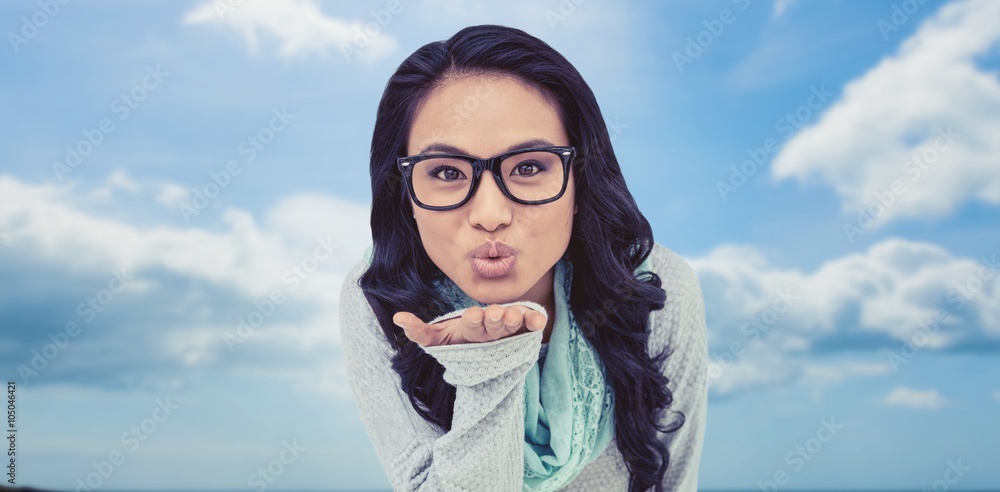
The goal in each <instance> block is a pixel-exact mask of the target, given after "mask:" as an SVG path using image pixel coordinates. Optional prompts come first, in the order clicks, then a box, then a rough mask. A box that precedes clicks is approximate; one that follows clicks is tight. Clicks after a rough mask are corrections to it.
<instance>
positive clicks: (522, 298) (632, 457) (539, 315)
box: [340, 26, 707, 492]
mask: <svg viewBox="0 0 1000 492" xmlns="http://www.w3.org/2000/svg"><path fill="white" fill-rule="evenodd" d="M371 176H372V196H373V204H372V215H371V227H372V237H373V247H370V248H369V250H368V251H366V254H365V258H364V259H363V260H362V261H360V262H359V263H358V264H357V265H356V266H355V267H354V268H353V269H352V271H351V272H350V273H349V274H348V275H347V278H346V279H345V281H344V284H343V290H342V292H341V298H340V301H341V306H340V312H341V318H340V329H341V337H342V343H343V350H344V355H345V359H346V364H347V374H348V376H349V378H350V381H351V387H352V389H353V392H354V395H355V397H356V400H357V404H358V408H359V411H360V413H361V418H362V421H363V423H364V426H365V428H366V430H367V431H368V434H369V436H370V437H371V439H372V442H373V444H374V447H375V450H376V452H377V454H378V456H379V459H380V461H381V464H382V466H383V468H384V469H385V471H386V473H387V475H388V477H389V479H390V481H391V482H392V485H393V488H394V489H396V490H476V491H479V490H503V491H506V490H511V491H513V490H522V489H523V490H557V489H558V490H587V491H594V490H630V491H640V490H648V489H651V488H653V489H655V490H683V491H692V492H693V491H695V490H696V487H697V474H698V464H699V458H700V454H701V445H702V439H703V434H704V427H705V412H706V366H707V345H706V328H705V317H704V307H703V304H702V297H701V290H700V286H699V284H698V280H697V278H696V277H695V275H694V273H693V271H692V270H691V268H690V267H689V266H688V265H687V263H685V262H684V260H682V259H681V258H680V257H679V256H677V255H676V254H675V253H673V252H672V251H671V250H669V249H667V248H666V247H664V246H662V245H660V244H659V243H655V242H654V241H653V237H652V231H651V229H650V226H649V223H648V222H647V220H646V219H645V218H644V217H643V215H642V214H641V213H640V212H639V211H638V209H637V208H636V204H635V201H634V200H633V198H632V196H631V194H630V193H629V191H628V189H627V187H626V186H625V182H624V180H623V178H622V174H621V170H620V168H619V166H618V163H617V161H616V159H615V155H614V152H613V151H612V148H611V144H610V138H609V136H608V131H607V128H606V127H605V124H604V120H603V118H602V116H601V112H600V109H599V108H598V106H597V102H596V99H595V97H594V94H593V93H592V92H591V90H590V88H589V87H588V86H587V84H586V83H585V82H584V81H583V79H582V78H581V76H580V74H579V73H578V72H577V71H576V69H575V68H574V67H573V66H572V65H571V64H570V63H569V62H568V61H567V60H566V59H565V58H564V57H563V56H562V55H560V54H559V53H557V52H556V51H555V50H553V49H552V48H551V47H549V46H548V45H547V44H545V43H543V42H542V41H540V40H538V39H536V38H534V37H532V36H530V35H528V34H526V33H524V32H522V31H520V30H517V29H512V28H506V27H500V26H475V27H469V28H466V29H463V30H462V31H460V32H458V33H457V34H455V35H454V36H453V37H452V38H451V39H449V40H447V41H442V42H435V43H430V44H428V45H426V46H424V47H422V48H420V49H418V50H417V51H416V52H414V53H413V54H412V55H410V57H409V58H407V59H406V60H405V61H403V63H402V64H401V65H400V66H399V68H398V69H397V71H396V72H395V74H393V76H392V77H391V78H390V79H389V82H388V84H387V86H386V88H385V91H384V93H383V96H382V100H381V102H380V103H379V107H378V113H377V116H376V121H375V131H374V135H373V138H372V147H371ZM546 349H547V350H546Z"/></svg>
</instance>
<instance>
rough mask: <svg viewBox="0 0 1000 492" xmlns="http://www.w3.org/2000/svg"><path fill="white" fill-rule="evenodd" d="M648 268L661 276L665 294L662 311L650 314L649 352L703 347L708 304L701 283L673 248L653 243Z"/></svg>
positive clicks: (705, 335)
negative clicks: (668, 347) (667, 347)
mask: <svg viewBox="0 0 1000 492" xmlns="http://www.w3.org/2000/svg"><path fill="white" fill-rule="evenodd" d="M647 262H648V269H649V270H652V271H653V272H654V273H656V274H657V275H658V276H659V277H660V282H661V285H660V287H661V288H662V289H663V290H664V292H665V293H666V300H665V301H664V304H663V308H662V309H659V310H657V311H653V312H651V313H650V326H649V330H650V339H649V343H650V352H651V353H653V354H655V353H657V352H659V351H660V350H662V347H663V346H666V345H669V346H670V347H671V348H682V349H684V350H687V347H690V346H691V345H698V346H701V345H703V344H704V343H705V338H707V327H706V325H705V304H704V300H703V296H702V291H701V283H700V282H699V281H698V276H697V275H696V274H695V271H694V269H693V268H692V267H691V265H690V264H689V263H688V262H687V260H685V259H684V258H683V257H681V256H680V255H678V254H677V253H676V252H674V251H673V250H671V249H670V248H668V247H666V246H664V245H662V244H660V243H657V242H654V243H653V249H652V251H651V252H650V254H649V258H648V259H647Z"/></svg>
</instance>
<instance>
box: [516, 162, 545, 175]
mask: <svg viewBox="0 0 1000 492" xmlns="http://www.w3.org/2000/svg"><path fill="white" fill-rule="evenodd" d="M532 169H534V171H532ZM544 170H545V166H543V165H542V164H541V163H538V162H536V161H524V162H521V163H518V165H517V167H515V168H514V169H513V170H512V174H516V175H517V176H522V177H531V176H534V175H536V174H539V173H541V172H542V171H544Z"/></svg>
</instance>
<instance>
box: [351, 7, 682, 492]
mask: <svg viewBox="0 0 1000 492" xmlns="http://www.w3.org/2000/svg"><path fill="white" fill-rule="evenodd" d="M464 74H492V75H502V76H511V77H514V78H516V79H518V80H521V81H523V82H526V83H528V84H530V85H531V86H534V87H536V88H538V89H539V90H540V91H541V92H542V93H543V94H545V95H546V97H547V98H549V100H550V101H551V102H552V103H553V105H554V106H555V107H556V108H557V109H558V111H559V113H560V117H561V119H562V123H563V126H564V127H565V129H566V133H567V134H568V135H569V139H570V145H572V146H574V147H576V149H577V151H578V152H580V154H581V156H582V157H581V159H578V161H577V162H575V163H574V165H573V167H572V170H573V173H574V175H573V177H574V180H575V185H576V201H577V203H576V204H577V206H578V207H579V212H578V213H577V214H576V216H575V217H574V221H573V231H572V237H571V239H570V242H569V247H568V250H567V251H568V254H569V259H570V261H571V262H572V263H573V283H572V291H571V292H570V308H571V309H572V311H573V315H574V318H575V319H576V320H577V323H578V324H579V325H580V328H581V331H582V332H583V333H584V335H585V336H586V337H587V340H588V341H589V342H590V343H591V345H593V347H594V349H595V350H596V352H597V354H598V356H599V357H600V359H601V361H602V363H603V366H604V368H605V377H606V379H607V382H608V384H609V386H610V387H611V389H612V391H613V394H614V396H615V397H614V400H615V408H614V415H615V423H614V436H615V442H616V443H617V445H618V449H619V451H620V452H621V454H622V457H623V458H624V460H625V463H626V465H627V468H628V470H629V473H630V479H629V490H630V491H645V490H648V489H649V488H650V487H655V488H656V490H657V491H659V490H662V485H661V484H662V481H663V476H664V474H665V473H666V470H667V466H668V465H669V461H670V454H669V452H668V450H667V447H666V446H665V445H664V444H663V443H662V442H661V441H660V440H659V439H658V434H657V431H659V432H664V433H666V432H673V431H676V430H677V429H678V428H680V426H681V425H683V422H684V418H683V417H684V416H683V414H680V419H679V421H678V420H675V421H674V424H676V425H675V426H673V427H672V428H664V427H660V426H659V424H658V422H659V420H660V415H661V413H662V412H663V411H666V410H667V407H669V405H670V404H671V402H672V400H673V397H672V395H671V393H670V390H669V389H668V388H667V382H668V379H667V377H665V376H664V375H663V373H662V371H661V367H662V366H661V364H662V363H663V361H664V360H665V359H666V358H667V357H668V356H669V355H670V354H669V353H666V350H664V352H663V353H660V354H658V355H657V356H656V357H650V355H649V354H648V353H647V340H648V338H649V333H648V331H647V322H648V319H649V313H650V312H651V311H653V310H659V309H662V308H663V306H664V302H665V300H666V293H665V292H664V290H663V289H662V288H660V286H661V281H660V277H659V276H658V275H657V274H656V273H654V272H642V273H640V274H639V275H638V276H637V275H635V274H634V273H633V272H634V271H635V269H636V268H638V266H639V265H640V264H641V263H642V262H643V261H644V260H645V259H646V257H647V256H649V254H650V253H651V252H652V249H653V233H652V229H651V228H650V226H649V222H648V221H647V220H646V218H645V217H644V216H643V215H642V214H641V213H640V212H639V209H638V207H637V206H636V204H635V200H634V199H633V197H632V194H631V193H629V191H628V188H627V187H626V186H625V180H624V178H623V177H622V173H621V168H620V167H619V166H618V161H617V159H616V158H615V154H614V151H613V150H612V148H611V139H610V137H609V135H608V130H607V127H606V125H605V123H604V118H603V117H602V115H601V110H600V108H599V107H598V105H597V99H596V98H595V97H594V93H593V92H592V91H591V90H590V87H589V86H588V85H587V83H586V82H584V80H583V77H581V76H580V73H579V72H577V70H576V68H574V67H573V65H571V64H570V63H569V61H567V60H566V58H564V57H563V56H562V55H561V54H559V53H558V52H557V51H556V50H554V49H552V47H550V46H549V45H548V44H546V43H544V42H543V41H541V40H539V39H537V38H535V37H533V36H531V35H529V34H527V33H525V32H524V31H521V30H518V29H513V28H509V27H503V26H495V25H483V26H473V27H468V28H465V29H462V30H461V31H459V32H458V33H456V34H455V35H454V36H452V37H451V39H448V40H447V41H438V42H433V43H429V44H427V45H425V46H423V47H421V48H420V49H418V50H417V51H415V52H414V53H413V54H412V55H410V56H409V57H408V58H407V59H406V60H404V61H403V63H402V64H401V65H400V66H399V68H398V69H397V70H396V72H395V73H394V74H393V75H392V77H391V78H390V79H389V82H388V83H387V84H386V87H385V92H384V93H383V94H382V100H381V101H380V102H379V106H378V114H377V116H376V119H375V131H374V134H373V135H372V146H371V178H372V210H371V229H372V242H373V248H372V259H371V264H370V265H369V267H368V269H367V270H366V271H365V272H364V273H363V274H362V275H361V277H360V280H359V284H360V286H361V288H362V290H363V291H364V294H365V297H366V298H367V300H368V303H369V304H370V305H371V306H372V309H373V311H374V312H375V316H376V317H377V318H378V322H379V325H381V327H382V331H383V332H384V333H385V336H386V339H387V340H388V341H389V343H390V344H391V345H392V346H393V347H394V348H395V349H396V353H395V355H394V356H393V357H392V368H393V370H395V371H396V372H397V373H398V374H399V377H400V381H401V386H402V389H403V391H404V392H406V394H407V395H408V396H409V399H410V403H411V405H413V408H414V409H415V410H416V411H417V412H418V413H419V414H420V415H421V416H423V418H424V419H426V420H427V421H428V422H431V423H433V424H434V425H436V426H437V427H438V428H440V429H441V430H442V431H443V432H447V431H448V430H450V429H451V421H452V415H453V411H454V404H455V388H454V387H453V386H451V385H450V384H448V383H446V382H445V381H444V379H443V377H442V376H443V373H444V368H443V367H442V366H441V365H440V364H439V363H438V362H437V361H436V360H435V359H434V358H433V357H432V356H430V355H429V354H427V353H426V352H424V351H423V349H421V348H420V347H419V346H418V345H417V344H416V343H414V342H412V341H410V340H409V339H408V338H407V337H406V336H405V335H404V334H403V332H402V329H401V328H399V327H398V326H396V325H395V324H393V322H392V316H393V314H395V313H396V312H398V311H409V312H412V313H414V314H416V315H417V316H418V317H420V318H421V319H423V320H424V321H428V320H430V319H432V318H434V317H436V316H438V315H441V314H443V313H445V312H448V311H450V310H451V309H452V306H450V305H448V301H447V300H446V299H445V298H444V297H443V296H441V295H439V294H438V293H437V292H436V291H435V290H434V289H433V287H432V283H431V282H430V281H429V280H430V279H431V278H433V277H435V276H438V275H442V273H441V270H440V269H438V268H437V266H436V265H435V264H434V263H433V262H432V261H431V259H430V257H429V256H428V255H427V253H426V252H425V251H424V249H423V245H422V243H421V241H420V234H419V232H418V230H417V227H416V222H415V220H414V219H413V218H412V209H411V205H410V201H409V197H408V196H407V194H406V190H405V187H404V186H402V185H403V182H402V176H401V175H400V173H399V171H398V169H397V167H396V158H397V157H401V156H403V155H405V152H406V142H407V140H408V138H409V130H410V125H411V123H412V121H413V117H414V112H415V111H416V108H417V106H418V104H419V103H420V102H421V101H422V100H423V98H424V97H426V96H427V94H428V93H429V92H430V91H431V90H432V89H434V88H436V87H437V86H439V84H441V83H442V82H443V81H444V80H445V79H446V78H448V77H450V76H455V75H464ZM609 306H610V308H609ZM668 427H669V426H668Z"/></svg>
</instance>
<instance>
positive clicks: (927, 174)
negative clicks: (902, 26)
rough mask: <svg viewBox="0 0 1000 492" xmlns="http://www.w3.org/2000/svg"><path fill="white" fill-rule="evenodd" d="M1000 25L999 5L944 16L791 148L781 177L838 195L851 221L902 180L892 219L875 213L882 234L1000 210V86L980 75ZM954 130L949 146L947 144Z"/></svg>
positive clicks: (949, 9)
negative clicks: (918, 222)
mask: <svg viewBox="0 0 1000 492" xmlns="http://www.w3.org/2000/svg"><path fill="white" fill-rule="evenodd" d="M998 24H1000V3H998V2H992V1H990V0H967V1H962V2H955V3H949V4H947V5H945V6H944V7H942V8H941V10H940V11H939V12H938V13H937V14H936V15H934V16H932V17H931V18H929V19H928V20H927V21H926V22H924V23H923V24H922V25H921V26H920V27H919V29H918V30H917V31H916V33H915V34H913V35H912V36H911V37H910V38H908V39H906V40H905V41H904V42H903V43H902V45H901V46H900V48H899V51H898V53H896V54H894V55H893V56H890V57H887V58H885V59H883V60H882V61H881V62H880V63H878V64H877V65H876V66H874V67H873V68H871V69H870V70H868V72H867V73H865V74H863V75H862V76H860V77H859V78H857V79H855V80H854V81H851V82H849V83H848V84H847V85H846V86H845V87H844V89H843V95H842V98H841V99H840V100H839V101H836V102H835V103H834V104H832V105H831V106H830V107H829V109H828V110H827V111H826V112H825V113H824V114H823V115H822V116H821V117H820V118H819V120H818V122H817V123H816V124H815V125H813V126H810V127H806V128H804V129H803V130H801V131H800V132H799V133H798V134H797V135H795V136H794V137H793V138H792V139H791V140H790V141H789V142H788V143H787V144H786V145H785V146H784V147H782V149H781V150H780V151H779V153H778V155H777V156H776V157H775V159H774V162H773V165H772V167H771V171H772V176H773V178H774V179H775V180H776V181H777V180H780V179H785V178H794V179H797V180H799V181H802V182H822V183H825V184H828V185H830V186H832V187H833V189H834V190H835V191H836V193H837V194H838V195H839V196H840V197H841V200H842V207H843V211H844V212H845V213H850V214H851V217H852V218H853V217H855V215H857V209H858V207H867V206H869V205H871V204H872V203H873V202H875V200H876V198H875V193H878V192H882V193H883V196H885V195H884V193H886V192H888V193H892V192H891V191H889V190H891V185H892V183H893V182H894V181H897V180H898V181H899V182H900V184H901V185H902V187H899V186H897V188H896V189H897V190H899V191H898V192H897V193H896V194H893V195H894V196H893V200H892V204H891V205H889V206H888V207H887V210H886V211H885V212H881V211H880V210H879V209H878V206H877V205H872V211H873V212H872V213H873V214H877V215H878V217H877V220H876V221H875V225H874V227H878V226H880V225H883V224H885V223H887V222H888V221H890V220H894V219H898V218H904V217H909V218H913V217H924V216H932V217H941V216H945V215H946V214H948V213H951V212H952V211H953V210H954V209H955V208H956V207H957V206H959V205H960V204H961V203H963V202H965V201H969V200H979V201H982V202H985V203H989V204H1000V174H998V173H997V172H996V169H997V168H998V166H1000V139H997V138H996V135H1000V118H997V117H996V115H997V114H1000V81H998V77H997V73H996V72H987V71H985V70H983V69H981V68H979V67H977V66H976V63H977V58H979V57H980V56H982V55H984V54H986V53H988V52H989V51H990V50H991V49H994V48H995V47H996V46H997V44H998V43H1000V30H998V29H996V26H997V25H998ZM949 128H950V129H951V131H952V132H953V133H955V134H958V137H957V138H955V139H954V140H953V141H952V142H951V143H950V144H949V143H946V140H944V139H941V138H940V137H939V134H940V133H943V132H947V131H948V129H949ZM885 202H886V203H888V200H885Z"/></svg>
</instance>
